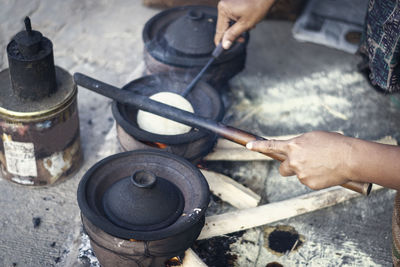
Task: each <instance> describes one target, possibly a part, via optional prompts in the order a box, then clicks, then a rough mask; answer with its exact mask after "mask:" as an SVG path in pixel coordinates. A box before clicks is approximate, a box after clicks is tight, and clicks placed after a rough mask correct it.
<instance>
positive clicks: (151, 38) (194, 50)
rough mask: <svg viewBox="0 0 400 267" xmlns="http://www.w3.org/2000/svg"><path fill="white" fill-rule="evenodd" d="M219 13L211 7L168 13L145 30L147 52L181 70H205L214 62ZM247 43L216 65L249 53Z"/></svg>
mask: <svg viewBox="0 0 400 267" xmlns="http://www.w3.org/2000/svg"><path fill="white" fill-rule="evenodd" d="M216 23H217V9H216V8H214V7H208V6H181V7H175V8H170V9H167V10H164V11H162V12H160V13H158V14H157V15H155V16H154V17H152V18H151V19H150V20H149V21H147V22H146V25H145V26H144V29H143V41H144V44H145V49H146V51H147V52H148V53H149V54H150V55H151V56H152V57H154V58H155V59H157V60H158V61H161V62H163V63H166V64H169V65H174V66H178V67H199V66H204V65H205V64H206V63H207V61H208V60H209V59H210V57H211V54H212V51H213V49H214V48H215V45H214V35H215V28H216ZM243 37H244V38H245V42H243V43H238V42H235V43H234V44H233V45H232V47H231V48H230V49H229V50H227V51H225V52H224V53H223V55H221V56H220V57H219V58H218V59H217V60H216V61H215V63H213V65H217V64H220V63H223V62H226V61H229V60H232V59H235V58H237V57H238V56H239V55H241V54H244V53H245V52H246V46H247V42H248V39H249V34H248V33H247V32H246V33H244V34H243Z"/></svg>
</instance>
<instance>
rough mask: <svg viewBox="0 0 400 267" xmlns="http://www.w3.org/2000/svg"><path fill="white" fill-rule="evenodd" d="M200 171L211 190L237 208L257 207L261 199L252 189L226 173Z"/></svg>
mask: <svg viewBox="0 0 400 267" xmlns="http://www.w3.org/2000/svg"><path fill="white" fill-rule="evenodd" d="M201 172H202V173H203V175H204V177H205V178H206V180H207V182H208V184H209V185H210V190H211V192H212V193H213V194H214V195H216V196H218V197H219V198H221V199H222V200H223V201H225V202H228V203H229V204H231V205H232V206H234V207H236V208H238V209H244V208H251V207H257V205H258V203H259V202H260V200H261V197H260V196H259V195H257V194H256V193H254V192H253V191H252V190H250V189H249V188H247V187H245V186H243V185H241V184H239V183H238V182H236V181H235V180H233V179H232V178H230V177H228V176H226V175H223V174H220V173H216V172H212V171H206V170H201Z"/></svg>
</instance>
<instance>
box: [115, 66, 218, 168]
mask: <svg viewBox="0 0 400 267" xmlns="http://www.w3.org/2000/svg"><path fill="white" fill-rule="evenodd" d="M190 81H191V77H189V76H185V75H182V74H176V75H168V74H157V75H149V76H145V77H142V78H139V79H137V80H134V81H132V82H130V83H129V84H127V85H125V86H124V87H123V88H122V90H129V91H131V92H134V93H135V94H140V95H145V96H151V95H153V94H155V93H158V92H162V91H168V92H173V93H177V94H180V93H181V92H183V91H184V89H185V88H186V86H187V85H188V84H189V83H190ZM186 99H187V100H188V101H189V102H190V103H191V104H192V106H193V109H194V112H195V114H196V115H199V116H201V117H204V118H210V119H213V120H215V121H220V120H221V119H222V118H223V115H224V107H223V104H222V100H221V97H220V95H219V93H218V92H217V91H216V90H215V89H214V88H213V87H211V86H210V85H209V84H207V83H205V82H202V81H200V82H199V83H197V85H196V86H195V88H194V89H193V90H192V91H191V92H190V93H189V94H188V95H187V96H186ZM112 113H113V115H114V118H115V120H116V122H117V131H118V139H119V142H120V144H121V145H122V147H123V148H124V150H135V149H141V148H149V147H151V146H153V147H162V148H163V149H164V150H165V151H168V152H171V153H173V154H176V155H178V156H182V157H184V158H186V159H188V160H189V161H192V162H196V161H197V160H199V159H200V158H202V157H204V156H205V155H207V154H208V153H209V152H210V151H211V150H212V148H213V146H214V144H215V141H216V138H217V136H216V135H215V134H213V133H208V132H205V131H199V130H197V129H192V130H191V131H190V132H188V133H185V134H178V135H160V134H154V133H150V132H147V131H145V130H142V129H141V128H140V127H139V126H138V124H137V113H138V109H137V108H135V107H131V106H128V105H123V104H121V103H118V102H114V103H113V105H112Z"/></svg>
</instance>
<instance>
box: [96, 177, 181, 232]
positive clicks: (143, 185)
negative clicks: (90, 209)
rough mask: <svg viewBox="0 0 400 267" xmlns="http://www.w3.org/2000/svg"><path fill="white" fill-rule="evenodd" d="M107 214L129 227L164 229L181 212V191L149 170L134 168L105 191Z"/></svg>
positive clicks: (121, 225) (116, 221)
mask: <svg viewBox="0 0 400 267" xmlns="http://www.w3.org/2000/svg"><path fill="white" fill-rule="evenodd" d="M102 202H103V208H104V213H105V215H106V216H107V217H108V219H109V220H110V221H111V222H113V223H114V224H116V225H118V226H120V227H123V228H126V229H129V230H145V231H152V230H157V229H161V228H164V227H166V226H168V225H170V224H172V223H173V222H175V221H176V220H177V219H178V217H179V216H180V215H181V214H182V210H183V206H184V200H183V196H182V194H181V192H180V190H179V189H178V188H177V187H176V186H175V185H174V184H173V183H171V182H169V181H168V180H166V179H164V178H161V177H157V176H155V175H154V174H153V173H152V172H150V171H146V170H138V171H135V172H134V173H133V174H132V175H131V176H129V177H125V178H123V179H121V180H119V181H117V182H115V183H114V184H112V185H111V186H110V187H109V188H108V189H107V190H106V192H105V193H104V195H103V198H102Z"/></svg>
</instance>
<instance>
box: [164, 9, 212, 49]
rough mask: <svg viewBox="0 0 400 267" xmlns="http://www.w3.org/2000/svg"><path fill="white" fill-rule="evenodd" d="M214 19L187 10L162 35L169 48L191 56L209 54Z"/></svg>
mask: <svg viewBox="0 0 400 267" xmlns="http://www.w3.org/2000/svg"><path fill="white" fill-rule="evenodd" d="M214 34H215V17H214V16H212V15H210V14H207V13H205V12H203V11H202V10H197V9H189V10H188V11H187V13H186V14H185V15H183V16H181V17H178V19H176V20H175V21H173V22H172V23H171V24H170V25H168V26H167V29H166V31H165V33H164V35H163V37H164V38H165V40H166V42H167V44H168V46H169V47H171V48H174V49H176V50H177V51H179V52H182V53H185V54H192V55H207V54H210V53H211V52H212V51H213V49H214V47H215V45H214V41H213V40H214Z"/></svg>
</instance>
